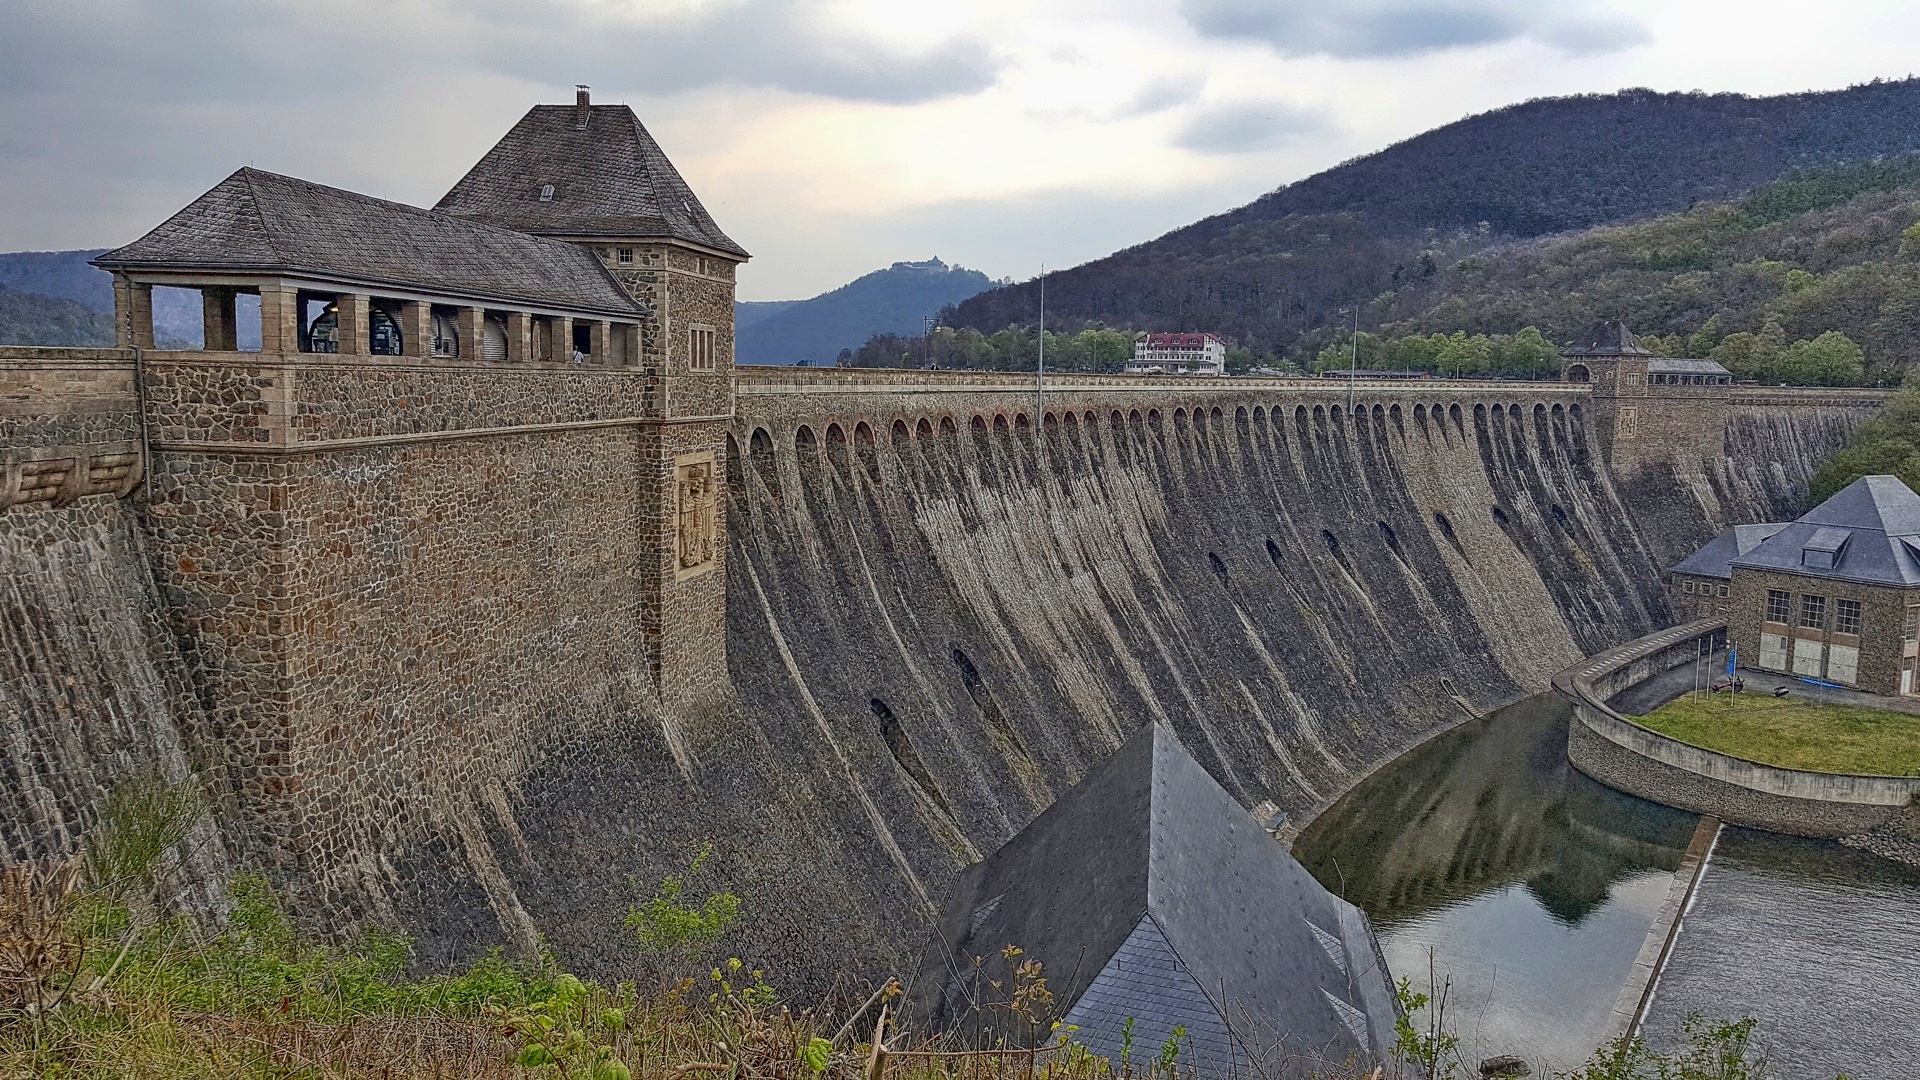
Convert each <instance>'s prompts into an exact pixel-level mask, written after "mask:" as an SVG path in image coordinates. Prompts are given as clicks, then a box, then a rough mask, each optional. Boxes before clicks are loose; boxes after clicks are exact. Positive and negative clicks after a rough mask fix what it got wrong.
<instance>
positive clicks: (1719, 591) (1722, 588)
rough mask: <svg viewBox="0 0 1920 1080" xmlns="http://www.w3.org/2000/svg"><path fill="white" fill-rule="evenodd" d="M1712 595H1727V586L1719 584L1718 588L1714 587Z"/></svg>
mask: <svg viewBox="0 0 1920 1080" xmlns="http://www.w3.org/2000/svg"><path fill="white" fill-rule="evenodd" d="M1714 595H1716V596H1725V595H1727V587H1726V586H1725V585H1721V586H1719V587H1718V588H1716V589H1714Z"/></svg>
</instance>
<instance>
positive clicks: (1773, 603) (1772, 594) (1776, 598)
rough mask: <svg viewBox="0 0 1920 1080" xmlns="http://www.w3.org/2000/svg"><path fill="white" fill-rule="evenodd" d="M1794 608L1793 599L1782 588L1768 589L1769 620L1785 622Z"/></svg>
mask: <svg viewBox="0 0 1920 1080" xmlns="http://www.w3.org/2000/svg"><path fill="white" fill-rule="evenodd" d="M1792 610H1793V606H1792V601H1791V599H1790V598H1789V597H1788V596H1787V594H1786V593H1785V592H1784V591H1782V590H1780V589H1768V590H1767V621H1768V622H1777V623H1783V622H1786V621H1787V616H1788V614H1789V613H1791V612H1792Z"/></svg>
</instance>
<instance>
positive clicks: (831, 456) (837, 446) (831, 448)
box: [827, 424, 853, 481]
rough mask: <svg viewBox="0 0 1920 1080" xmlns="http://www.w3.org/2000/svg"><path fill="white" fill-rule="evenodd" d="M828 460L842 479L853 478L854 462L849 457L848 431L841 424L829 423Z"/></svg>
mask: <svg viewBox="0 0 1920 1080" xmlns="http://www.w3.org/2000/svg"><path fill="white" fill-rule="evenodd" d="M827 460H828V461H829V462H832V463H833V471H834V472H837V473H839V474H840V478H841V479H842V480H849V481H850V480H852V479H853V462H852V460H851V459H850V458H848V457H847V433H846V431H844V430H843V429H842V428H841V427H840V425H839V424H828V425H827Z"/></svg>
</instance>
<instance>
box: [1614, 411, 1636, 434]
mask: <svg viewBox="0 0 1920 1080" xmlns="http://www.w3.org/2000/svg"><path fill="white" fill-rule="evenodd" d="M1639 436H1640V409H1639V407H1638V406H1635V405H1627V406H1623V407H1622V408H1621V409H1620V415H1619V416H1618V417H1617V418H1615V420H1614V424H1613V437H1614V438H1616V439H1635V438H1639Z"/></svg>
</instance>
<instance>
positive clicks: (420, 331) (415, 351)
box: [400, 300, 433, 356]
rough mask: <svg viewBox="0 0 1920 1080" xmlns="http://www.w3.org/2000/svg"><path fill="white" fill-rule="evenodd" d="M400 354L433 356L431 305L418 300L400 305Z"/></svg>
mask: <svg viewBox="0 0 1920 1080" xmlns="http://www.w3.org/2000/svg"><path fill="white" fill-rule="evenodd" d="M400 354H401V355H402V356H432V355H433V305H432V304H427V303H423V302H421V301H419V300H407V301H403V302H402V303H401V304H400Z"/></svg>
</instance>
